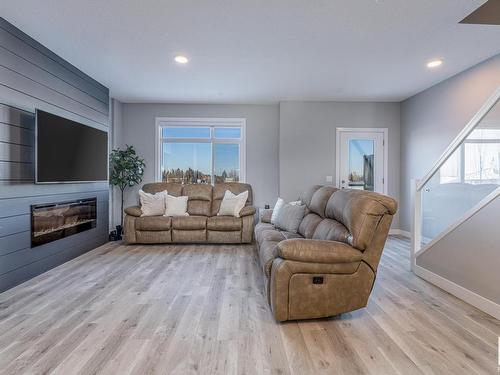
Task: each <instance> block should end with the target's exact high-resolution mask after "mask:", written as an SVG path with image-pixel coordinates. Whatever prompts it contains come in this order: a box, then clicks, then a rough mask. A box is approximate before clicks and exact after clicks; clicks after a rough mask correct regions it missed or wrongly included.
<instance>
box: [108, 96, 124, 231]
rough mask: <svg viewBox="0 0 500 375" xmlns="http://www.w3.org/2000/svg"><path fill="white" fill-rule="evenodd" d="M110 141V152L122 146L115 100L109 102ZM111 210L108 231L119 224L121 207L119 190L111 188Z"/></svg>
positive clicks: (118, 105)
mask: <svg viewBox="0 0 500 375" xmlns="http://www.w3.org/2000/svg"><path fill="white" fill-rule="evenodd" d="M110 109H111V128H112V131H111V139H110V150H114V149H116V148H119V147H121V146H122V140H123V134H122V132H123V120H122V116H123V104H122V103H121V102H120V101H118V100H116V99H112V100H111V108H110ZM109 195H110V202H111V209H110V210H109V223H110V229H113V228H115V227H116V226H117V225H119V224H120V223H121V215H120V210H121V205H120V199H121V198H120V189H118V188H117V187H111V188H110V189H109Z"/></svg>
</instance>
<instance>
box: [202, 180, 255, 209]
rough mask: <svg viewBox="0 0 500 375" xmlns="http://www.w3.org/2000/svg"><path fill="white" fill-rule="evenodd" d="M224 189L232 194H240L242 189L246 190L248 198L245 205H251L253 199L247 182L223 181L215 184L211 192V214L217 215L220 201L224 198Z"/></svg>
mask: <svg viewBox="0 0 500 375" xmlns="http://www.w3.org/2000/svg"><path fill="white" fill-rule="evenodd" d="M226 190H229V191H230V192H231V193H233V194H236V195H238V194H240V193H243V192H244V191H248V198H247V201H246V203H245V206H251V205H252V201H253V195H252V187H251V186H250V185H249V184H244V183H241V182H225V183H222V184H215V185H214V187H213V192H212V211H211V216H217V213H218V212H219V208H220V202H221V201H222V198H224V194H225V193H226Z"/></svg>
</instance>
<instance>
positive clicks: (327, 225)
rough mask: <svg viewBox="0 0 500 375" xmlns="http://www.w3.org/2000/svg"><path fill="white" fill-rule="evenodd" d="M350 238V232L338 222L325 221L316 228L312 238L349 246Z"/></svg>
mask: <svg viewBox="0 0 500 375" xmlns="http://www.w3.org/2000/svg"><path fill="white" fill-rule="evenodd" d="M350 236H351V233H350V232H349V230H348V229H347V228H346V227H345V226H344V225H342V224H341V223H339V222H338V221H337V220H332V219H323V220H321V222H320V223H319V224H318V226H317V227H316V230H315V231H314V234H313V236H312V238H313V240H326V241H338V242H343V243H346V244H349V240H350Z"/></svg>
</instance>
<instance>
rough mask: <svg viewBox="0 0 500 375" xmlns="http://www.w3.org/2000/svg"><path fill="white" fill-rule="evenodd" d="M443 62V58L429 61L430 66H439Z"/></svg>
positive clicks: (428, 65)
mask: <svg viewBox="0 0 500 375" xmlns="http://www.w3.org/2000/svg"><path fill="white" fill-rule="evenodd" d="M442 63H443V60H432V61H429V62H428V63H427V67H428V68H437V67H438V66H440V65H441V64H442Z"/></svg>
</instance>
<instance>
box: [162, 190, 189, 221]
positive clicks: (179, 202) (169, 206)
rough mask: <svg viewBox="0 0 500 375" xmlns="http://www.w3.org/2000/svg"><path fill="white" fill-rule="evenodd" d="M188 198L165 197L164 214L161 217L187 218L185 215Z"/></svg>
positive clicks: (186, 214)
mask: <svg viewBox="0 0 500 375" xmlns="http://www.w3.org/2000/svg"><path fill="white" fill-rule="evenodd" d="M187 205H188V197H187V196H182V197H174V196H173V195H168V194H167V195H166V196H165V214H164V215H163V216H189V214H188V213H187Z"/></svg>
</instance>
